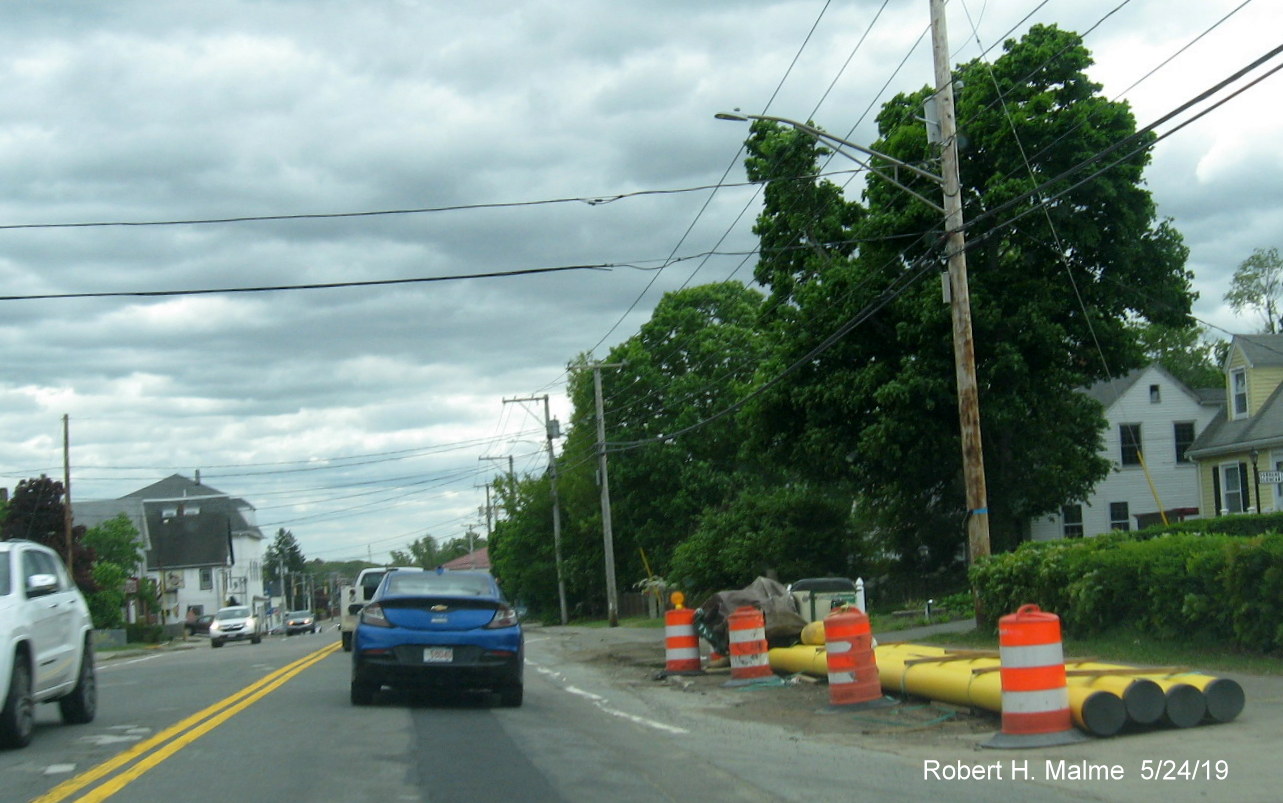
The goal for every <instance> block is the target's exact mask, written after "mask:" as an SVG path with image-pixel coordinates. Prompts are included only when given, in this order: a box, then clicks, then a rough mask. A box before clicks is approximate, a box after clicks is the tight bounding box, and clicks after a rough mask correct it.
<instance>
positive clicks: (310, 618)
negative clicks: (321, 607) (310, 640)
mask: <svg viewBox="0 0 1283 803" xmlns="http://www.w3.org/2000/svg"><path fill="white" fill-rule="evenodd" d="M315 632H316V614H314V613H312V612H311V611H290V612H289V613H287V614H285V635H287V636H292V635H294V634H295V633H315Z"/></svg>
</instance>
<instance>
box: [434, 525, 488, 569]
mask: <svg viewBox="0 0 1283 803" xmlns="http://www.w3.org/2000/svg"><path fill="white" fill-rule="evenodd" d="M484 546H486V539H484V538H482V537H480V536H478V535H476V534H474V533H473V532H472V531H471V530H468V532H467V534H466V535H464V536H462V537H460V538H451V539H450V540H449V541H446V542H445V543H444V544H442V545H441V547H440V549H438V550H437V553H436V563H434V564H433V565H434V566H439V565H441V564H442V563H446V562H447V561H452V560H454V559H455V558H461V557H463V556H464V555H467V554H468V553H470V552H475V551H477V550H478V549H481V548H482V547H484Z"/></svg>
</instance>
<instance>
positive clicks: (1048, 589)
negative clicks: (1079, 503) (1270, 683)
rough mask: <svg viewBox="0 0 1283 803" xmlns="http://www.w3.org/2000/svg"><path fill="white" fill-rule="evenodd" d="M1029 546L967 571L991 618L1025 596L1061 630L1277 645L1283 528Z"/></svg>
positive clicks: (1259, 647)
mask: <svg viewBox="0 0 1283 803" xmlns="http://www.w3.org/2000/svg"><path fill="white" fill-rule="evenodd" d="M1051 544H1053V545H1052V546H1047V545H1041V544H1040V545H1032V544H1026V545H1023V546H1021V548H1019V549H1017V550H1016V551H1015V552H1009V553H1004V554H1000V555H993V556H991V557H989V558H987V559H986V560H984V561H982V562H980V563H978V564H977V565H976V566H975V567H973V568H972V570H971V581H972V584H973V586H974V588H975V589H976V594H977V595H978V597H979V599H980V604H981V608H982V609H983V610H984V611H985V613H986V617H987V618H988V619H989V621H990V622H991V623H996V622H997V619H998V617H1000V616H1003V615H1005V614H1007V613H1011V612H1013V611H1015V610H1017V609H1018V608H1019V607H1020V605H1023V604H1026V603H1034V604H1037V605H1038V606H1039V607H1040V608H1042V610H1044V611H1048V612H1051V613H1055V614H1057V615H1059V616H1060V617H1061V627H1062V631H1063V632H1064V633H1065V634H1066V635H1076V636H1086V635H1094V634H1098V633H1101V632H1104V631H1107V630H1110V629H1113V628H1115V627H1119V626H1122V625H1126V626H1129V627H1134V628H1136V629H1138V630H1140V631H1142V632H1146V633H1152V634H1154V635H1155V636H1156V637H1158V638H1168V639H1175V638H1180V637H1184V636H1187V635H1190V634H1194V633H1198V634H1205V635H1209V636H1212V637H1214V638H1218V639H1221V640H1222V641H1224V642H1226V643H1228V644H1232V645H1234V646H1238V647H1241V648H1244V649H1248V650H1253V651H1259V652H1271V651H1278V650H1283V535H1280V534H1278V533H1269V534H1265V535H1258V536H1253V537H1244V536H1243V535H1241V534H1238V535H1229V534H1205V535H1196V534H1193V533H1168V534H1165V535H1161V536H1160V535H1155V534H1154V533H1152V532H1147V533H1145V534H1143V535H1140V536H1139V537H1137V536H1135V535H1131V534H1126V533H1119V534H1117V535H1108V536H1101V537H1099V538H1093V539H1087V540H1084V541H1057V542H1051Z"/></svg>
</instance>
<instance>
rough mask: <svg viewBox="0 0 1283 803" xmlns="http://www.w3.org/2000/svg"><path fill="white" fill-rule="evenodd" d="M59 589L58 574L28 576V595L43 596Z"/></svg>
mask: <svg viewBox="0 0 1283 803" xmlns="http://www.w3.org/2000/svg"><path fill="white" fill-rule="evenodd" d="M57 590H58V576H57V575H53V574H33V575H31V576H30V577H28V578H27V597H29V598H30V597H43V596H45V595H46V594H52V593H53V592H55V591H57Z"/></svg>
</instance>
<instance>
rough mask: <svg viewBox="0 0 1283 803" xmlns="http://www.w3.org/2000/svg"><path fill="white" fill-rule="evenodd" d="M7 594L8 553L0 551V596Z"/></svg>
mask: <svg viewBox="0 0 1283 803" xmlns="http://www.w3.org/2000/svg"><path fill="white" fill-rule="evenodd" d="M7 596H9V553H8V552H0V597H7Z"/></svg>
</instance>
